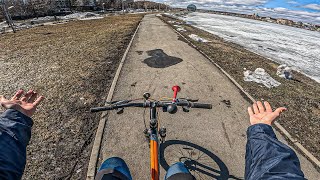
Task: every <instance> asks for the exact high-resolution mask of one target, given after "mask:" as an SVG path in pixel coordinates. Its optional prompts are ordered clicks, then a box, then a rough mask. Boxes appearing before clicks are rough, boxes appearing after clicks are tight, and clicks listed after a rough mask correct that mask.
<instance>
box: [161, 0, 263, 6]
mask: <svg viewBox="0 0 320 180" xmlns="http://www.w3.org/2000/svg"><path fill="white" fill-rule="evenodd" d="M165 1H166V2H168V3H170V4H174V5H177V6H180V5H185V4H207V5H215V4H219V5H223V4H226V5H250V6H258V5H262V4H265V3H266V2H267V1H268V0H191V1H190V0H165Z"/></svg>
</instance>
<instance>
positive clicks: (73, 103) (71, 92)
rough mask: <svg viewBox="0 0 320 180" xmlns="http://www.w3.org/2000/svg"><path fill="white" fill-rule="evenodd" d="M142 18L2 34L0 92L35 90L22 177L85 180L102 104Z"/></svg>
mask: <svg viewBox="0 0 320 180" xmlns="http://www.w3.org/2000/svg"><path fill="white" fill-rule="evenodd" d="M142 17H143V15H125V16H109V17H107V18H104V19H99V20H91V21H74V22H70V23H67V24H62V25H55V26H42V27H36V28H32V29H28V30H23V31H19V32H18V33H16V34H13V33H9V34H3V35H0V72H2V73H1V74H0V84H1V86H0V94H3V95H5V96H6V97H10V96H11V95H12V94H13V93H14V92H15V91H16V90H18V89H20V88H22V89H24V90H28V89H34V90H35V91H37V92H38V93H39V94H42V95H44V96H45V97H46V100H45V101H44V102H43V104H42V105H41V106H40V107H39V110H38V112H37V113H36V114H35V116H34V118H33V119H34V125H33V130H32V138H31V141H30V144H29V146H28V148H27V149H28V150H27V166H26V169H25V174H24V177H23V178H24V179H84V178H85V175H86V170H87V162H88V160H89V157H90V152H91V146H92V142H93V139H94V136H95V130H96V128H97V126H98V122H99V115H97V114H91V113H89V112H88V110H89V108H90V107H93V106H98V105H102V103H103V102H104V99H105V97H106V95H107V92H108V90H109V87H110V85H111V82H112V79H113V76H114V73H115V71H116V69H117V67H118V64H119V62H120V60H121V57H122V55H123V53H124V51H125V49H126V47H127V45H128V43H129V41H130V39H131V36H132V35H133V33H134V31H135V29H136V27H137V25H138V23H139V21H140V20H141V19H142Z"/></svg>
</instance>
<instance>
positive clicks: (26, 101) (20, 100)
mask: <svg viewBox="0 0 320 180" xmlns="http://www.w3.org/2000/svg"><path fill="white" fill-rule="evenodd" d="M37 95H38V94H37V93H36V92H34V91H33V90H29V91H28V92H27V93H26V94H25V95H24V96H23V90H19V91H17V92H16V94H15V95H14V96H13V97H12V98H11V99H10V100H8V99H6V98H5V97H3V96H0V105H1V106H3V107H4V108H6V109H15V110H17V111H20V112H21V113H23V114H25V115H27V116H29V117H31V116H32V115H33V114H34V112H35V111H36V108H37V106H38V105H39V104H40V103H41V101H43V99H44V97H43V96H40V97H38V98H37Z"/></svg>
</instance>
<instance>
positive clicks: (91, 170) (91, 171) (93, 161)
mask: <svg viewBox="0 0 320 180" xmlns="http://www.w3.org/2000/svg"><path fill="white" fill-rule="evenodd" d="M140 24H141V21H140V22H139V24H138V26H137V28H136V30H135V32H134V34H133V36H132V38H131V41H130V43H129V44H128V47H127V49H126V51H125V53H124V55H123V56H122V59H121V61H120V64H119V67H118V69H117V71H116V74H115V76H114V78H113V81H112V84H111V87H110V90H109V93H108V96H107V100H106V101H107V102H108V101H111V100H112V96H113V92H114V90H115V87H116V85H117V81H118V78H119V76H120V72H121V69H122V67H123V64H124V62H125V60H126V57H127V54H128V52H129V50H130V48H131V45H132V42H133V39H134V38H135V36H136V34H137V32H138V30H139V27H140ZM106 105H107V104H106ZM107 115H108V112H106V111H105V112H103V113H102V114H101V116H100V121H99V125H98V129H97V132H96V136H95V138H94V143H93V146H92V150H91V155H90V160H89V164H88V170H87V177H86V179H87V180H93V179H94V177H95V174H96V169H97V167H96V166H97V163H98V158H99V153H100V146H101V141H102V137H103V133H104V128H105V125H106V121H107Z"/></svg>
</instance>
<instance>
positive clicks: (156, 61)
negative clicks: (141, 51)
mask: <svg viewBox="0 0 320 180" xmlns="http://www.w3.org/2000/svg"><path fill="white" fill-rule="evenodd" d="M147 54H148V55H149V56H151V57H149V58H147V59H145V60H144V61H143V63H145V64H147V65H148V66H149V67H153V68H166V67H170V66H173V65H176V64H178V63H180V62H182V61H183V60H182V59H180V58H177V57H174V56H168V55H167V54H166V53H165V52H163V50H162V49H154V50H151V51H147Z"/></svg>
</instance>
